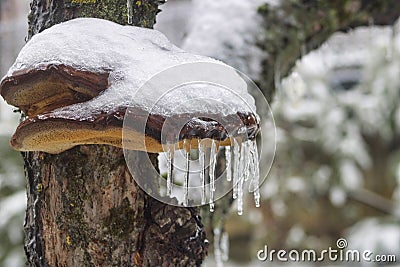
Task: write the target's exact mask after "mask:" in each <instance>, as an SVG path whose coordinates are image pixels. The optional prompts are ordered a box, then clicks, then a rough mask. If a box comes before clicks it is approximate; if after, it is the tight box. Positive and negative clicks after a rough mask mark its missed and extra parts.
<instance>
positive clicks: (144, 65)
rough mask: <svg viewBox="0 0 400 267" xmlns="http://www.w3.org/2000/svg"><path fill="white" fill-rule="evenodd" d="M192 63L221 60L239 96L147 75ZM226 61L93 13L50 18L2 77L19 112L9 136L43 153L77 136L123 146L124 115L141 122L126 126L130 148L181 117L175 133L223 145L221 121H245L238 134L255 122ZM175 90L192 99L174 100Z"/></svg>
mask: <svg viewBox="0 0 400 267" xmlns="http://www.w3.org/2000/svg"><path fill="white" fill-rule="evenodd" d="M193 63H199V64H201V63H204V64H214V65H217V66H224V67H226V68H225V71H226V74H224V75H225V77H224V79H225V80H228V82H227V83H226V82H225V84H224V86H226V87H228V88H229V90H230V93H231V95H232V94H233V95H236V96H238V97H239V98H240V99H241V100H242V102H241V101H237V100H235V99H234V98H233V97H230V96H229V94H227V93H226V92H225V91H226V90H225V91H224V89H221V88H220V87H218V86H215V85H213V84H197V85H193V84H185V85H183V86H180V87H179V90H172V91H171V90H170V89H171V87H172V86H176V84H168V82H167V83H160V84H158V85H157V86H149V84H148V83H146V82H147V81H149V80H150V79H151V78H152V77H153V76H155V75H156V74H158V73H160V72H163V71H165V70H166V69H169V68H173V67H176V66H179V65H182V64H189V65H190V64H193ZM189 65H187V66H189ZM228 68H229V67H228V66H227V65H225V64H224V63H222V62H220V61H217V60H214V59H212V58H209V57H204V56H199V55H194V54H190V53H187V52H185V51H183V50H182V49H180V48H178V47H176V46H174V45H173V44H171V43H170V42H169V41H168V39H167V38H166V37H165V36H164V35H163V34H162V33H160V32H158V31H156V30H151V29H144V28H139V27H133V26H121V25H119V24H116V23H113V22H110V21H106V20H101V19H94V18H79V19H74V20H70V21H67V22H64V23H61V24H58V25H55V26H53V27H51V28H49V29H47V30H45V31H43V32H41V33H39V34H36V35H35V36H33V38H32V39H31V40H30V41H29V42H28V43H27V44H26V45H25V47H23V49H22V50H21V52H20V53H19V55H18V57H17V59H16V61H15V63H14V64H13V66H12V67H11V68H10V70H9V71H8V73H7V75H6V76H5V77H4V78H3V79H2V80H1V83H0V94H1V96H2V97H3V98H4V99H5V100H6V101H7V102H8V103H9V104H11V105H14V106H16V107H18V108H19V109H21V111H22V112H23V113H24V114H25V115H26V118H25V120H24V121H22V122H21V123H20V125H19V126H18V127H17V129H16V132H15V134H14V135H13V137H12V139H11V144H12V146H13V147H14V148H15V149H17V150H21V151H44V152H48V153H60V152H62V151H65V150H67V149H70V148H72V147H74V146H76V145H83V144H109V145H113V146H117V147H122V146H123V144H122V129H123V127H124V119H125V118H126V116H127V115H129V116H130V118H133V121H134V122H137V123H138V125H139V124H140V125H145V127H144V130H143V129H142V127H139V126H137V127H136V126H135V125H136V124H135V123H134V124H133V125H132V126H131V127H128V129H124V138H125V141H126V140H127V141H128V142H124V146H125V145H126V144H127V146H128V147H125V148H128V149H132V150H143V151H148V152H160V151H163V149H162V144H163V142H165V141H163V140H164V138H163V129H164V128H165V127H166V124H169V125H171V127H172V126H174V125H175V126H179V125H180V130H179V133H178V137H177V140H176V142H177V143H180V142H181V141H182V140H184V139H203V138H211V139H215V140H218V141H219V142H220V144H221V145H229V144H230V139H229V137H230V134H229V133H228V128H229V127H230V128H232V129H239V128H241V129H243V128H244V129H245V130H244V132H245V136H246V138H248V139H254V138H255V136H256V135H257V133H258V131H259V118H258V116H257V114H256V113H255V104H254V99H253V98H252V97H251V95H250V94H249V93H248V92H247V87H246V83H245V82H244V81H243V80H242V78H241V77H240V76H239V75H238V74H237V73H236V71H235V70H234V69H231V68H229V70H228V71H227V69H228ZM187 70H188V73H189V72H196V71H197V70H196V69H191V68H190V66H189V67H188V68H187ZM205 72H206V73H204V74H203V73H199V78H201V76H202V75H209V76H210V75H211V76H213V77H214V80H215V83H217V84H218V83H219V78H218V76H219V74H218V73H213V69H212V68H211V69H210V70H208V72H207V71H205ZM181 76H185V73H182V74H181ZM146 85H148V86H146ZM161 96H164V97H163V98H162V99H161V101H158V102H157V103H156V102H155V101H154V99H158V98H160V97H161ZM193 99H197V100H196V101H195V102H193V101H191V100H193ZM207 99H212V100H213V101H211V102H210V101H207ZM178 100H179V101H183V102H182V103H184V102H185V101H188V103H190V104H188V105H185V104H182V105H180V106H179V108H177V101H178ZM243 101H244V103H246V104H247V106H246V105H243ZM155 103H156V105H155ZM215 103H217V104H215ZM218 103H220V104H218ZM234 118H236V119H234ZM167 122H168V123H167ZM171 122H173V123H171ZM238 122H239V123H238ZM180 123H181V124H180ZM235 127H236V128H235ZM167 128H168V127H167ZM125 130H126V131H125ZM179 146H180V145H178V147H179Z"/></svg>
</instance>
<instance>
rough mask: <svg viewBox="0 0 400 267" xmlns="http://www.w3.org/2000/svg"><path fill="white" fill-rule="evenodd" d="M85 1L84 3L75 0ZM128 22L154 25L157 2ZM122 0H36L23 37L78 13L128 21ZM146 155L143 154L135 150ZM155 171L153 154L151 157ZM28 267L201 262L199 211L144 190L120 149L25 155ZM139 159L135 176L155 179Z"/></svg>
mask: <svg viewBox="0 0 400 267" xmlns="http://www.w3.org/2000/svg"><path fill="white" fill-rule="evenodd" d="M79 2H82V3H79ZM133 2H134V5H133V15H134V18H133V23H134V24H135V25H138V26H143V27H152V26H153V25H154V23H155V15H156V14H157V12H158V4H159V1H156V0H142V1H133ZM126 10H127V8H126V1H122V0H113V1H111V0H102V1H99V0H97V1H96V0H92V1H87V0H85V1H77V0H76V1H72V2H71V1H69V0H33V2H32V3H31V13H30V15H29V33H28V38H31V37H32V36H33V35H34V34H36V33H38V32H40V31H42V30H44V29H46V28H48V27H50V26H52V25H54V24H57V23H60V22H62V21H66V20H69V19H72V18H75V17H98V18H103V19H108V20H112V21H114V22H117V23H120V24H125V22H126V21H127V15H126V13H127V12H126ZM138 153H143V152H138ZM148 156H149V157H150V158H151V160H152V163H153V165H154V167H156V168H157V155H156V154H149V155H148ZM23 158H24V161H25V172H26V177H27V196H28V208H27V212H26V220H25V226H24V227H25V234H26V238H25V252H26V255H27V261H28V264H29V266H198V265H200V264H201V262H202V261H203V259H204V257H205V255H206V249H207V246H206V240H205V234H204V231H203V226H202V224H201V222H200V216H199V211H198V209H195V208H179V207H175V206H169V205H167V204H164V203H161V202H159V201H157V200H155V199H153V198H152V197H150V196H148V195H146V193H145V192H144V191H142V190H141V189H140V188H139V187H138V185H137V184H136V183H135V181H134V179H133V177H132V176H131V174H130V172H129V171H128V168H127V166H126V163H125V159H124V156H123V151H122V149H119V148H115V147H111V146H105V145H91V146H78V147H75V148H73V149H71V150H68V151H65V152H63V153H61V154H58V155H51V154H46V153H42V152H28V153H23ZM140 158H141V157H137V162H135V164H136V166H137V169H138V173H139V175H142V176H143V177H146V178H148V179H149V180H151V179H152V177H151V174H149V173H147V172H146V170H149V169H151V168H152V166H145V164H146V163H145V162H141V160H140Z"/></svg>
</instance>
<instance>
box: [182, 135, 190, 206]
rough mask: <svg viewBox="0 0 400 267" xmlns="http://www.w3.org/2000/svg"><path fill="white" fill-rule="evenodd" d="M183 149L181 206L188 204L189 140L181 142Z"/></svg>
mask: <svg viewBox="0 0 400 267" xmlns="http://www.w3.org/2000/svg"><path fill="white" fill-rule="evenodd" d="M183 149H184V151H185V160H186V164H185V180H184V181H183V190H184V193H183V205H184V206H187V205H188V204H189V163H190V140H189V141H188V140H187V139H185V140H183Z"/></svg>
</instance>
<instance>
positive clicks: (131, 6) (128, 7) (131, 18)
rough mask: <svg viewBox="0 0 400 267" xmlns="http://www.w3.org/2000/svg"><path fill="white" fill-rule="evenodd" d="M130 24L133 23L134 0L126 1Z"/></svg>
mask: <svg viewBox="0 0 400 267" xmlns="http://www.w3.org/2000/svg"><path fill="white" fill-rule="evenodd" d="M126 10H127V14H126V15H127V17H128V24H133V0H127V1H126Z"/></svg>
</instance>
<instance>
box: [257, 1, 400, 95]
mask: <svg viewBox="0 0 400 267" xmlns="http://www.w3.org/2000/svg"><path fill="white" fill-rule="evenodd" d="M259 11H260V13H261V14H262V16H263V18H264V29H265V34H264V37H265V40H264V41H263V43H262V44H261V46H262V48H263V49H264V50H265V51H266V52H267V53H268V57H267V59H266V60H265V61H264V63H263V73H262V76H261V77H262V78H261V81H260V84H261V87H262V89H263V92H264V94H265V95H266V97H267V99H268V101H270V100H271V99H272V96H273V94H274V92H275V89H276V88H277V87H278V86H279V83H280V81H281V79H282V78H284V77H285V76H287V75H288V74H289V73H290V71H291V69H292V68H293V66H294V65H295V63H296V61H297V60H298V59H299V58H300V57H301V56H302V55H305V54H306V53H308V52H310V51H312V50H314V49H316V48H318V47H319V46H320V45H321V44H323V43H324V42H325V41H326V40H327V39H328V38H329V37H330V36H331V35H332V34H333V33H335V32H337V31H348V30H350V29H352V28H355V27H359V26H369V25H391V24H393V23H394V22H395V21H396V20H397V18H398V17H399V15H400V1H398V0H385V1H376V0H337V1H326V0H293V1H289V0H284V1H281V4H280V5H279V6H270V5H269V4H265V5H263V6H262V7H260V9H259Z"/></svg>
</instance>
